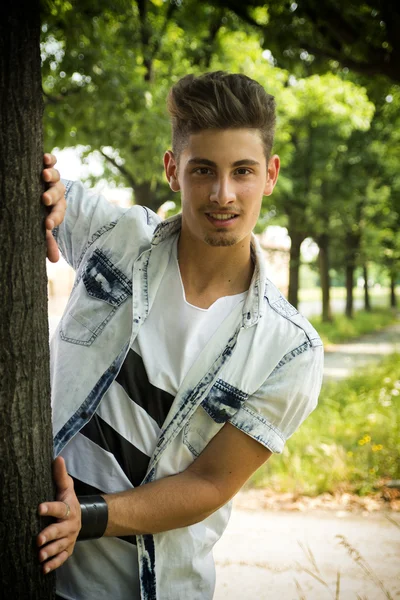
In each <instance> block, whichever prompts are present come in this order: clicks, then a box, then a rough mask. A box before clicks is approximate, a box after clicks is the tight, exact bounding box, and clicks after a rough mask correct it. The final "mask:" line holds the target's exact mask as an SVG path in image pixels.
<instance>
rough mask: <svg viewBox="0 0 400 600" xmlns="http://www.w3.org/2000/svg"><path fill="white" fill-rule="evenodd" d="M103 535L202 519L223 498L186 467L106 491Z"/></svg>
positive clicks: (159, 528) (147, 530) (155, 530)
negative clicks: (133, 485) (116, 490)
mask: <svg viewBox="0 0 400 600" xmlns="http://www.w3.org/2000/svg"><path fill="white" fill-rule="evenodd" d="M104 498H105V500H106V502H107V505H108V525H107V529H106V531H105V534H104V535H106V536H124V535H135V534H145V533H159V532H161V531H168V530H170V529H177V528H179V527H186V526H188V525H192V524H193V523H198V522H199V521H202V520H203V519H205V518H206V517H208V516H209V515H210V514H212V513H213V512H214V511H215V510H217V509H218V508H219V507H220V506H222V504H224V501H223V500H222V499H221V495H220V493H219V491H218V489H217V488H216V487H215V486H214V485H213V484H212V483H211V482H209V481H207V480H206V479H203V478H201V477H199V476H198V475H197V474H195V473H192V472H190V471H184V472H183V473H179V474H178V475H173V476H171V477H165V478H163V479H159V480H157V481H153V482H151V483H147V484H145V485H142V486H139V487H137V488H134V489H133V490H128V491H126V492H121V493H118V494H107V495H104Z"/></svg>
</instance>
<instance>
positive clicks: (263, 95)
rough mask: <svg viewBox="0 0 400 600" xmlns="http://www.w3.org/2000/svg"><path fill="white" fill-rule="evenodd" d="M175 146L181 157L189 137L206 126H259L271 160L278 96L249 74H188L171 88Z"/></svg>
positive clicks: (175, 151) (218, 72) (219, 127)
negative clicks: (265, 88) (197, 75)
mask: <svg viewBox="0 0 400 600" xmlns="http://www.w3.org/2000/svg"><path fill="white" fill-rule="evenodd" d="M167 105H168V112H169V114H170V115H171V119H172V150H173V152H174V154H175V156H176V158H177V160H179V156H180V154H181V152H182V151H183V150H184V148H185V145H186V143H187V141H188V138H189V136H190V135H191V134H193V133H198V132H199V131H203V130H205V129H240V128H246V129H257V130H259V132H260V135H261V140H262V143H263V146H264V152H265V156H266V158H267V160H268V159H269V156H270V153H271V149H272V144H273V141H274V133H275V100H274V97H273V96H271V95H270V94H267V92H266V91H265V90H264V88H263V87H262V86H261V85H260V84H259V83H257V81H254V79H250V77H247V76H246V75H240V74H230V73H225V72H224V71H214V72H213V73H205V74H204V75H200V76H199V77H195V76H194V75H186V76H185V77H183V78H182V79H180V80H179V81H178V82H177V83H176V84H175V85H174V86H173V87H172V88H171V90H170V92H169V95H168V101H167Z"/></svg>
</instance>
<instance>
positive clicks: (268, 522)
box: [214, 495, 400, 600]
mask: <svg viewBox="0 0 400 600" xmlns="http://www.w3.org/2000/svg"><path fill="white" fill-rule="evenodd" d="M241 504H243V495H241ZM390 516H391V518H394V519H395V520H396V521H397V522H398V523H399V524H400V514H399V513H391V515H390ZM399 526H400V525H399ZM337 536H344V538H345V539H346V540H347V542H348V543H349V544H351V546H352V547H354V548H355V549H356V550H357V551H358V552H359V553H360V554H361V556H362V557H363V558H364V559H365V560H366V561H367V563H368V564H369V565H370V567H371V568H372V570H373V571H374V573H375V575H376V576H377V577H378V578H379V579H380V580H381V581H382V582H383V584H384V586H385V587H386V589H387V590H388V591H389V592H390V593H391V594H392V598H393V599H395V598H399V597H400V568H399V563H400V528H397V527H396V526H395V525H394V524H393V523H392V522H390V521H389V520H388V519H387V518H386V517H385V513H383V512H378V513H365V514H364V513H362V512H360V513H359V514H353V513H348V512H345V511H336V512H331V511H312V512H275V511H265V510H263V511H262V510H250V511H248V510H244V509H243V508H240V509H236V510H234V511H233V514H232V518H231V520H230V523H229V525H228V528H227V530H226V531H225V533H224V535H223V536H222V538H221V540H220V541H219V542H218V543H217V544H216V546H215V549H214V557H215V560H216V569H217V585H216V591H215V595H214V600H250V599H251V600H253V599H254V600H276V599H278V600H299V599H304V600H332V598H335V586H336V578H337V572H338V571H340V596H339V598H340V600H356V599H357V598H362V600H381V599H382V600H384V599H385V598H388V597H389V596H385V594H384V592H383V591H382V590H381V589H380V588H379V585H378V584H377V582H374V581H372V580H371V579H370V578H369V577H368V576H367V575H366V574H365V572H364V571H363V569H362V568H361V567H360V566H359V565H358V564H357V563H356V562H354V560H352V559H351V558H350V556H349V553H348V551H347V550H346V549H345V548H344V547H343V546H342V545H341V544H340V541H341V538H338V537H337ZM307 548H309V549H310V550H311V552H312V555H313V556H314V558H315V561H316V564H317V568H318V569H319V573H318V572H316V569H315V568H314V567H313V565H312V562H311V560H310V559H309V558H307ZM306 569H308V570H309V571H312V572H313V573H315V574H316V575H317V577H319V578H320V579H321V580H322V581H324V582H325V583H326V584H327V585H324V584H323V583H321V581H318V580H317V579H315V578H314V577H313V576H312V575H310V574H309V573H308V572H307V571H306ZM296 581H297V582H298V584H299V585H300V586H301V589H302V593H300V592H299V589H298V588H297V586H296ZM357 594H359V596H357Z"/></svg>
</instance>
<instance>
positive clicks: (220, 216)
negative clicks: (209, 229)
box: [205, 212, 239, 223]
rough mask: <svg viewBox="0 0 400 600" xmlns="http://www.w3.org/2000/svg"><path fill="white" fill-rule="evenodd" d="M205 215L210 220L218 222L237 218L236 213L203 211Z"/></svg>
mask: <svg viewBox="0 0 400 600" xmlns="http://www.w3.org/2000/svg"><path fill="white" fill-rule="evenodd" d="M205 214H206V217H207V218H208V219H209V220H210V221H213V222H215V221H218V222H219V223H228V222H229V221H233V220H234V219H237V217H238V216H239V215H238V214H236V213H211V212H210V213H205Z"/></svg>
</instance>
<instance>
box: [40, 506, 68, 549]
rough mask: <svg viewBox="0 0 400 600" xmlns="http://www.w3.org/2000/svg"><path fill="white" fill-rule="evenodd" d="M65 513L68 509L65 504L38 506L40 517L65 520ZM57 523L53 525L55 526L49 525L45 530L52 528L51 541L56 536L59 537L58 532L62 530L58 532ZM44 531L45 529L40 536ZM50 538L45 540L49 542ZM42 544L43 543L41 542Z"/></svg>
mask: <svg viewBox="0 0 400 600" xmlns="http://www.w3.org/2000/svg"><path fill="white" fill-rule="evenodd" d="M67 512H68V508H67V505H66V503H65V502H57V501H56V502H42V504H39V515H41V516H42V517H44V516H46V517H55V518H56V519H65V518H66V516H67ZM59 525H60V524H59V523H57V524H55V525H49V527H48V528H47V529H50V528H52V536H53V537H52V538H51V539H53V540H54V539H55V538H56V536H57V535H58V536H60V531H62V528H61V530H60V528H59ZM45 531H46V529H44V530H43V531H42V534H44V532H45ZM49 539H50V538H48V539H47V541H49ZM42 543H43V544H44V543H45V542H42Z"/></svg>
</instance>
